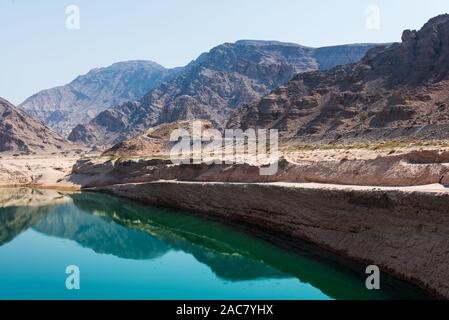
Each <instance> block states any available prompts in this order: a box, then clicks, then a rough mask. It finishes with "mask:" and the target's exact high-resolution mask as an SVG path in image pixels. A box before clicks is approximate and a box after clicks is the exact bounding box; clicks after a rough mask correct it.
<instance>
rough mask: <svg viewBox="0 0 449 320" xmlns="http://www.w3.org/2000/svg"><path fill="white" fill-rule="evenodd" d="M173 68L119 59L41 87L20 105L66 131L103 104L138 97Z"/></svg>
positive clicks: (28, 111)
mask: <svg viewBox="0 0 449 320" xmlns="http://www.w3.org/2000/svg"><path fill="white" fill-rule="evenodd" d="M176 72H177V70H176V69H175V70H167V69H165V68H164V67H162V66H160V65H158V64H157V63H154V62H151V61H128V62H120V63H116V64H113V65H112V66H109V67H106V68H98V69H94V70H91V71H90V72H89V73H87V74H86V75H82V76H79V77H78V78H76V79H75V80H74V81H72V82H71V83H69V84H67V85H65V86H61V87H56V88H52V89H49V90H44V91H41V92H39V93H37V94H35V95H33V96H31V97H30V98H28V99H27V100H26V101H25V102H23V103H22V104H21V105H20V107H21V108H22V109H24V110H25V111H26V112H27V113H29V114H30V115H32V116H35V117H37V118H39V119H41V120H42V121H44V122H45V123H46V124H47V125H48V126H50V127H51V128H53V129H55V130H56V131H58V132H60V133H63V134H68V133H70V131H71V130H72V129H73V128H74V127H75V126H76V125H78V124H79V123H87V122H89V121H90V120H91V119H92V118H94V117H95V116H96V115H97V114H98V113H100V112H101V111H103V110H105V109H107V108H110V107H113V106H116V105H120V104H122V103H124V102H125V101H133V100H138V99H140V98H141V97H142V96H143V95H144V94H146V93H147V92H148V91H149V90H151V89H153V88H154V87H156V86H157V85H159V84H160V83H161V82H162V81H165V80H167V79H168V78H169V77H170V76H171V75H173V74H174V73H176Z"/></svg>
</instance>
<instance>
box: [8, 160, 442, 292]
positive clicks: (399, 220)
mask: <svg viewBox="0 0 449 320" xmlns="http://www.w3.org/2000/svg"><path fill="white" fill-rule="evenodd" d="M326 152H327V151H326ZM357 152H358V151H357ZM313 156H314V154H311V155H310V157H313ZM357 156H360V155H357ZM365 156H366V158H365V159H359V160H347V159H346V160H327V161H324V160H320V161H317V162H311V161H310V160H309V159H307V160H302V161H297V160H296V161H295V160H294V159H292V160H287V159H283V160H281V162H280V171H279V173H278V175H275V176H268V177H267V176H260V175H259V167H258V166H257V165H254V164H253V165H251V164H243V165H206V164H199V165H180V166H176V165H172V164H171V163H168V161H167V160H164V159H153V158H151V159H142V158H140V159H139V158H137V159H126V158H125V159H122V158H110V157H109V158H108V157H94V158H89V159H77V158H75V157H70V158H62V159H61V158H60V157H53V158H52V157H48V158H38V159H33V158H25V159H11V160H9V163H8V162H6V163H2V162H0V188H12V187H16V188H21V187H23V188H36V189H53V190H61V191H72V192H77V191H94V192H105V193H109V194H112V195H114V196H118V197H121V198H126V199H130V200H133V201H137V202H140V203H146V204H149V205H152V206H158V207H166V208H174V209H178V210H183V211H187V212H192V213H194V214H196V213H198V214H203V215H205V216H209V217H212V218H216V219H218V220H223V221H224V222H230V223H236V224H239V223H240V224H243V223H244V224H246V225H248V226H249V227H250V228H251V227H254V228H255V229H257V228H258V229H263V230H265V231H266V232H265V233H267V234H271V235H273V236H280V237H282V238H286V239H289V241H290V242H291V243H292V244H293V245H294V243H295V241H305V242H308V243H310V244H312V245H315V246H317V247H320V248H323V249H325V250H327V251H328V252H331V253H334V254H336V255H338V256H340V257H342V258H345V259H349V260H352V261H355V262H358V263H362V264H367V265H371V264H374V265H378V266H379V267H380V268H381V270H382V271H383V272H385V273H387V274H390V275H392V276H393V277H395V278H397V279H400V280H403V281H406V282H408V283H411V284H414V285H416V286H418V287H420V288H421V289H423V290H424V291H426V292H428V293H429V294H431V295H433V296H435V297H438V298H446V299H447V298H449V275H446V273H445V270H444V266H446V265H449V239H447V234H449V188H447V187H446V185H447V184H446V183H445V181H449V152H446V151H445V152H436V151H424V152H413V153H405V154H399V155H397V154H396V155H391V156H389V155H386V156H383V157H374V156H373V155H372V154H369V155H365ZM8 166H9V167H10V168H11V167H12V168H14V170H15V171H13V170H1V169H2V168H8ZM20 168H25V169H26V170H23V172H21V171H20ZM17 172H19V173H20V174H17ZM350 172H351V174H347V173H350ZM2 174H3V175H2ZM36 176H38V178H37V179H36ZM18 178H19V179H18ZM11 179H13V180H11ZM312 181H313V182H312ZM360 181H368V182H377V181H380V182H383V185H381V186H377V185H375V184H371V185H369V184H368V185H363V184H362V185H361V184H360V183H358V182H360ZM338 182H340V183H338ZM349 182H355V183H353V184H351V183H349ZM396 182H399V183H398V185H395V184H396ZM410 184H412V185H411V186H410ZM413 184H415V185H413ZM368 253H369V254H368Z"/></svg>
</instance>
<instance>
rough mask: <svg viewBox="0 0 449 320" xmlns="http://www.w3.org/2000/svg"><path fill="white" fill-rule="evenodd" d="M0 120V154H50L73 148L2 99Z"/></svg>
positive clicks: (0, 102)
mask: <svg viewBox="0 0 449 320" xmlns="http://www.w3.org/2000/svg"><path fill="white" fill-rule="evenodd" d="M0 119H1V121H0V152H9V153H26V154H30V153H50V152H62V151H65V150H67V149H69V148H73V147H74V146H73V145H72V144H71V143H70V142H68V141H67V140H65V139H63V138H62V137H61V136H59V135H58V134H56V133H55V132H53V131H52V130H51V129H50V128H48V127H46V126H45V125H44V124H43V123H42V122H40V121H38V120H36V119H34V118H32V117H30V116H29V115H28V114H26V113H25V112H23V111H22V110H21V109H19V108H17V107H15V106H14V105H12V104H11V103H10V102H8V101H6V100H4V99H2V98H0Z"/></svg>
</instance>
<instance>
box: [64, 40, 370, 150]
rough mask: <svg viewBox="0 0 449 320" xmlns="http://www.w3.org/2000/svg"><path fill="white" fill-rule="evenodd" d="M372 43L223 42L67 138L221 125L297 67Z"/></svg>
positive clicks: (334, 61) (320, 65)
mask: <svg viewBox="0 0 449 320" xmlns="http://www.w3.org/2000/svg"><path fill="white" fill-rule="evenodd" d="M372 47H373V45H369V44H360V45H348V46H337V47H327V48H319V49H315V48H309V47H304V46H300V45H297V44H291V43H281V42H275V41H254V40H243V41H238V42H236V43H225V44H223V45H220V46H218V47H215V48H213V49H212V50H211V51H210V52H207V53H204V54H202V55H201V56H200V57H199V58H198V59H196V60H195V61H193V62H191V63H190V64H189V65H188V66H187V67H186V68H185V69H184V70H183V71H182V72H180V73H179V74H178V75H177V76H176V77H174V78H173V79H172V80H170V81H167V82H164V83H162V84H160V85H159V86H158V87H156V88H154V89H153V90H151V91H149V93H148V94H146V95H145V96H144V97H143V98H142V99H141V100H140V101H138V102H127V103H125V104H123V105H121V106H118V107H115V108H111V109H108V110H105V111H103V112H102V113H100V114H99V115H98V116H97V117H95V118H94V119H93V120H92V121H90V122H89V124H87V125H79V126H77V127H76V128H75V129H74V130H73V131H72V133H71V134H70V136H69V139H70V140H71V141H76V142H82V143H86V144H106V145H108V144H113V143H116V142H120V141H122V140H125V139H127V138H129V137H131V136H133V135H135V134H138V133H140V132H143V131H144V130H145V129H148V128H149V127H152V126H155V125H159V124H162V123H167V122H174V121H178V120H190V119H206V120H211V121H212V122H214V123H215V124H216V125H218V126H223V125H224V124H225V123H226V120H227V118H228V117H229V115H230V114H231V113H232V111H233V110H235V109H236V108H237V107H238V106H241V105H244V104H248V103H251V102H254V101H256V100H257V99H258V98H260V97H262V96H263V95H265V94H267V93H269V92H270V91H271V90H273V89H275V88H277V87H279V86H280V85H282V84H284V83H286V82H287V81H289V80H290V79H291V78H292V77H293V76H294V75H296V74H297V73H300V72H306V71H311V70H319V69H327V68H329V67H332V66H335V65H338V64H344V63H348V62H353V61H357V60H359V59H361V58H362V57H363V55H364V54H365V53H366V51H367V50H368V49H370V48H372Z"/></svg>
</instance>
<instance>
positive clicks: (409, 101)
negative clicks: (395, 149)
mask: <svg viewBox="0 0 449 320" xmlns="http://www.w3.org/2000/svg"><path fill="white" fill-rule="evenodd" d="M448 72H449V16H448V15H442V16H438V17H436V18H433V19H431V20H430V21H429V22H428V23H427V24H425V25H424V27H423V28H422V29H421V30H420V31H410V30H406V31H405V32H404V34H403V36H402V42H401V43H396V44H392V45H387V46H381V47H377V48H374V49H371V50H370V51H369V52H368V53H367V54H366V56H365V57H364V58H363V59H362V60H361V61H360V62H358V63H355V64H349V65H344V66H338V67H336V68H333V69H331V70H328V71H316V72H309V73H304V74H300V75H298V76H296V77H295V78H294V79H293V80H292V81H290V82H289V83H287V84H286V85H285V86H282V87H280V88H279V89H277V90H275V91H273V92H272V93H271V94H269V95H267V96H265V97H264V98H262V99H260V100H259V101H257V102H255V103H253V104H249V105H247V106H245V107H243V108H242V109H240V110H238V111H237V112H235V114H234V115H233V116H232V117H231V119H230V121H229V123H228V126H229V127H233V128H235V127H240V128H250V127H260V128H276V129H279V130H280V131H282V133H283V136H284V138H286V139H293V140H296V141H299V142H304V141H306V142H318V143H329V142H336V141H363V140H365V141H366V140H379V139H382V140H389V139H392V138H394V139H402V138H410V137H413V138H417V139H447V138H448V136H449V130H447V129H448V125H449V104H448V103H449V90H448V89H449V77H448V76H449V74H448Z"/></svg>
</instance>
